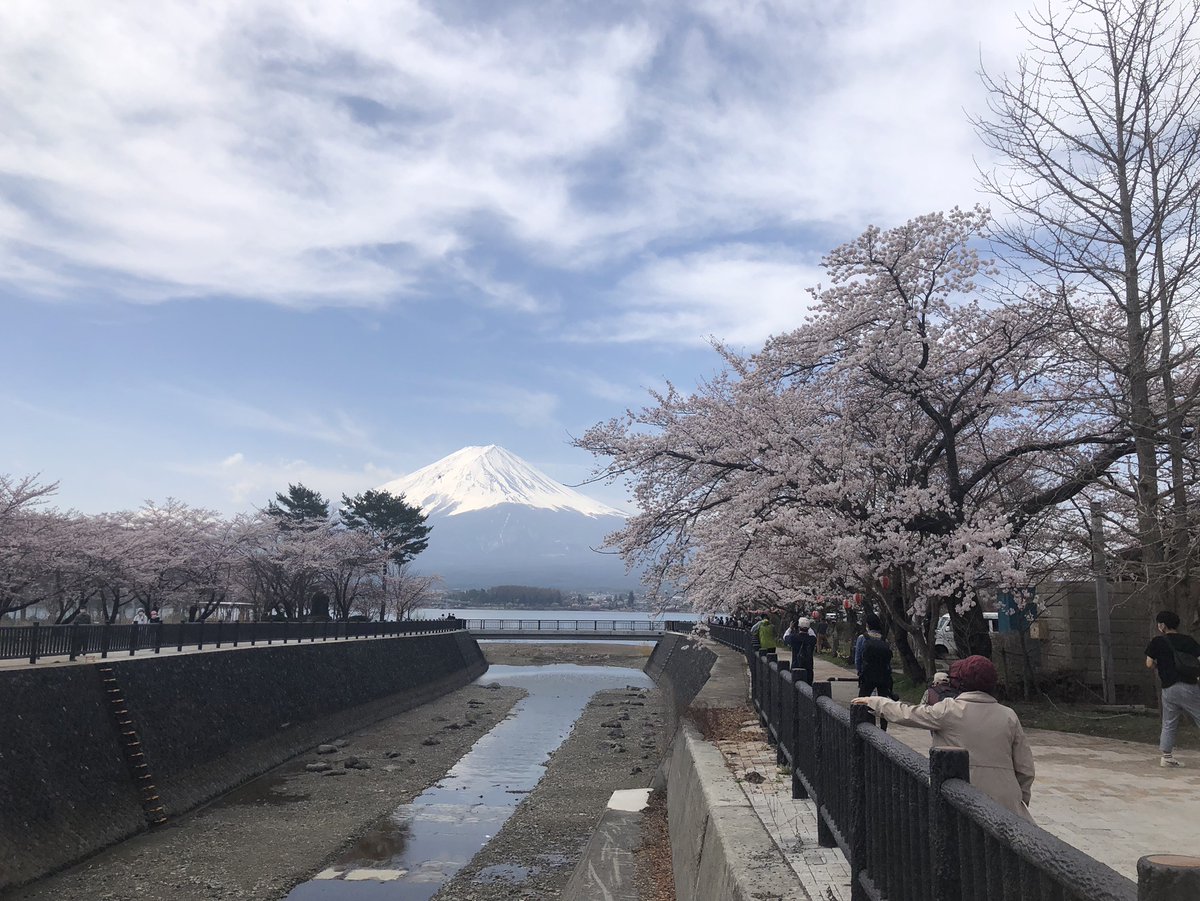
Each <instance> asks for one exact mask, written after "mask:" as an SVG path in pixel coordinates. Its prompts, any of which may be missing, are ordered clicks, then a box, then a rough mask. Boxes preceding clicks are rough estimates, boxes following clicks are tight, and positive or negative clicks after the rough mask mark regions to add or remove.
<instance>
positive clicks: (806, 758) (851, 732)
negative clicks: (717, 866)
mask: <svg viewBox="0 0 1200 901" xmlns="http://www.w3.org/2000/svg"><path fill="white" fill-rule="evenodd" d="M709 628H710V634H712V635H713V637H714V638H716V639H717V640H718V641H721V642H722V643H724V644H727V645H729V646H730V647H738V645H739V644H741V643H742V639H740V638H738V637H737V636H729V635H725V636H722V635H720V634H718V632H717V630H718V629H721V630H722V631H724V629H725V627H711V626H710V627H709ZM730 631H742V632H744V630H730ZM748 644H749V640H748V638H746V639H745V645H747V646H748ZM747 660H748V663H749V665H750V673H751V686H752V689H751V690H752V693H753V699H754V706H755V709H756V710H757V711H758V714H759V717H760V719H761V720H762V722H763V724H764V727H765V728H766V730H767V735H768V738H769V740H770V741H771V743H772V744H774V745H775V746H776V753H777V755H778V759H779V762H780V763H787V764H788V765H790V767H791V771H792V796H793V797H794V798H804V797H807V798H810V799H811V800H812V801H813V802H814V804H815V805H816V810H817V840H818V843H819V844H820V845H821V846H823V847H835V846H836V847H839V848H840V849H841V850H842V852H843V854H845V856H846V858H847V860H848V861H849V864H850V872H851V874H852V881H851V886H852V887H851V897H852V899H853V901H960V899H963V898H971V899H973V901H1010V899H1018V898H1019V899H1025V898H1038V899H1053V901H1138V899H1139V898H1140V899H1141V901H1159V899H1162V901H1174V899H1176V898H1177V897H1178V898H1182V897H1184V895H1177V894H1175V891H1176V889H1173V890H1171V891H1170V892H1168V893H1159V892H1158V891H1157V890H1155V889H1152V888H1151V887H1150V883H1151V881H1152V880H1151V877H1150V864H1147V861H1150V860H1151V858H1143V859H1142V860H1141V861H1139V867H1138V871H1139V882H1140V883H1141V889H1142V894H1141V895H1139V885H1137V884H1134V883H1133V882H1132V881H1131V880H1129V879H1126V878H1125V877H1124V876H1122V875H1120V874H1119V873H1117V872H1116V871H1115V870H1113V869H1111V868H1110V867H1108V866H1106V865H1105V864H1103V863H1101V862H1099V861H1097V860H1095V859H1093V858H1091V857H1089V856H1088V855H1086V854H1084V853H1083V852H1082V851H1079V850H1078V849H1077V848H1073V847H1071V846H1070V845H1068V844H1066V843H1065V842H1063V841H1061V840H1060V839H1058V838H1055V837H1054V836H1053V835H1051V834H1050V833H1048V832H1046V831H1045V830H1044V829H1041V828H1040V827H1038V826H1036V825H1034V824H1033V823H1030V822H1029V821H1027V820H1025V819H1023V818H1021V817H1019V816H1017V815H1016V814H1014V813H1012V812H1011V811H1009V810H1007V809H1005V808H1003V807H1001V806H1000V805H999V804H997V803H996V802H995V801H993V800H992V799H991V798H990V797H988V796H987V795H985V794H983V793H982V792H981V791H979V790H978V789H976V788H974V787H973V786H972V785H970V783H969V773H970V770H969V761H968V757H967V752H966V751H962V750H955V749H949V748H934V749H933V750H931V751H930V754H929V757H928V758H926V757H923V756H922V755H920V754H918V753H917V752H915V751H913V750H912V749H911V748H909V747H908V746H906V745H903V744H901V743H900V742H898V741H896V740H895V739H893V738H892V737H890V736H889V735H888V734H887V733H886V732H884V731H882V730H880V729H879V728H878V727H877V726H876V725H875V721H874V718H873V716H872V714H871V712H870V710H869V709H868V708H866V707H851V708H850V709H846V708H845V707H842V706H839V705H838V704H835V703H834V702H833V701H832V700H831V699H830V693H831V692H830V684H829V683H828V682H824V683H822V682H817V683H816V684H814V685H812V686H809V685H808V684H807V683H806V682H805V681H804V679H803V678H802V677H799V676H798V675H797V674H796V673H793V672H791V671H790V670H789V669H788V668H787V665H786V664H784V665H783V666H781V665H780V664H779V662H778V661H776V660H775V658H774V657H773V656H772V655H769V654H767V653H753V654H747ZM1143 864H1146V870H1145V871H1143ZM1197 872H1200V871H1197ZM1186 878H1195V877H1186ZM1188 885H1189V886H1193V887H1194V886H1195V885H1200V882H1197V883H1192V882H1189V883H1188ZM1189 897H1200V894H1193V895H1189Z"/></svg>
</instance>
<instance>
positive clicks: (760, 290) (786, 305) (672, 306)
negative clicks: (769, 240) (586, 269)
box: [578, 244, 821, 345]
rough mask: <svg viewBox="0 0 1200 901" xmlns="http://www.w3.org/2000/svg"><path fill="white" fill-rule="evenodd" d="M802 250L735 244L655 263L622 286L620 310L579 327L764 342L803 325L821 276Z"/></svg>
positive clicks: (646, 336) (635, 336)
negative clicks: (810, 294)
mask: <svg viewBox="0 0 1200 901" xmlns="http://www.w3.org/2000/svg"><path fill="white" fill-rule="evenodd" d="M820 277H821V270H820V268H819V266H818V265H817V263H816V261H812V260H809V259H806V258H805V256H804V255H802V254H798V253H796V252H795V251H791V250H786V249H780V248H773V249H771V248H761V247H753V246H750V245H743V244H735V245H730V246H726V247H717V248H713V249H711V250H707V251H704V252H700V253H693V254H689V255H687V256H684V257H678V258H670V259H658V260H653V261H651V262H649V263H647V264H646V265H645V266H643V267H642V268H640V269H638V270H637V271H636V272H634V273H633V274H632V275H630V276H629V277H628V278H626V279H625V280H624V281H622V282H621V284H620V285H618V287H617V289H616V293H617V295H618V297H617V301H616V302H615V303H614V307H615V308H616V312H615V313H614V315H613V316H611V317H601V318H598V319H593V320H591V321H590V322H588V323H587V324H585V325H584V327H583V328H582V329H581V330H580V331H579V333H578V334H579V337H580V338H582V339H585V340H607V341H614V342H631V341H654V342H660V343H666V344H694V345H700V344H703V343H705V342H707V341H708V340H709V339H710V338H714V337H715V338H716V339H718V340H720V341H723V342H727V343H730V344H733V345H757V344H760V343H761V342H762V341H763V340H764V339H765V338H766V337H767V336H768V335H772V334H777V333H779V332H783V331H787V330H789V329H792V328H795V327H796V326H798V325H799V324H800V322H801V320H802V319H803V318H804V314H805V311H806V310H807V309H808V305H809V300H810V298H809V295H808V289H809V288H811V287H813V286H815V285H816V284H817V282H818V281H819V280H820Z"/></svg>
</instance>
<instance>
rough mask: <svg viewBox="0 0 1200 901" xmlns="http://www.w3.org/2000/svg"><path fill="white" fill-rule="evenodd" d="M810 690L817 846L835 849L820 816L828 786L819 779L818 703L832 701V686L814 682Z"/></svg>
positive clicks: (820, 724) (821, 732)
mask: <svg viewBox="0 0 1200 901" xmlns="http://www.w3.org/2000/svg"><path fill="white" fill-rule="evenodd" d="M812 690H813V759H814V760H815V761H816V771H817V775H816V778H815V779H813V782H815V783H816V785H814V786H813V788H815V789H816V790H817V796H816V797H815V798H813V801H814V803H815V804H816V805H817V844H818V845H820V846H821V847H822V848H835V847H837V839H836V838H834V836H833V830H832V829H830V828H829V824H828V823H826V822H825V818H824V817H823V816H821V799H822V798H824V797H825V796H826V795H827V794H828V792H827V791H826V789H827V788H828V786H826V785H824V784H823V782H822V779H821V774H822V773H823V772H824V766H823V765H822V762H821V761H822V758H823V757H824V755H825V753H826V751H825V727H824V725H823V724H824V721H825V712H824V711H823V710H821V703H820V701H821V698H826V699H829V700H832V699H833V697H832V696H833V686H832V685H831V684H830V683H828V682H814V683H813V687H812Z"/></svg>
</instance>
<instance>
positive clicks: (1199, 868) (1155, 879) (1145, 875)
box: [1137, 854, 1200, 901]
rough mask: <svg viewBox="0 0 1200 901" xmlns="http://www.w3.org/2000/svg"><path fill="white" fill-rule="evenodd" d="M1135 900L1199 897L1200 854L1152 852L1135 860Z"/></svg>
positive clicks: (1179, 900)
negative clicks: (1136, 897) (1199, 855)
mask: <svg viewBox="0 0 1200 901" xmlns="http://www.w3.org/2000/svg"><path fill="white" fill-rule="evenodd" d="M1137 874H1138V901H1195V899H1196V898H1200V857H1184V856H1183V855H1181V854H1152V855H1150V856H1148V857H1142V858H1139V859H1138V862H1137Z"/></svg>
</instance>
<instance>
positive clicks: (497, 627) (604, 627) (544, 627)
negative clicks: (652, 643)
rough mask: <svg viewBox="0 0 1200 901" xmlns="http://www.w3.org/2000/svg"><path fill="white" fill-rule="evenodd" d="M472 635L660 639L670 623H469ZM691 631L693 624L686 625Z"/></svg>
mask: <svg viewBox="0 0 1200 901" xmlns="http://www.w3.org/2000/svg"><path fill="white" fill-rule="evenodd" d="M463 622H464V623H466V628H467V630H468V631H471V632H547V633H554V632H608V633H614V632H616V633H626V632H629V633H637V634H639V635H645V634H654V635H661V634H663V633H664V632H666V631H668V630H670V631H676V630H673V629H670V627H671V625H672V624H671V623H668V622H664V621H662V620H652V619H468V620H463ZM687 625H688V627H689V629H690V627H691V623H688V624H687Z"/></svg>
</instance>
